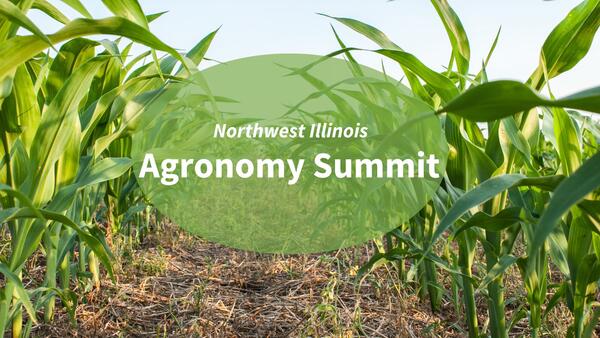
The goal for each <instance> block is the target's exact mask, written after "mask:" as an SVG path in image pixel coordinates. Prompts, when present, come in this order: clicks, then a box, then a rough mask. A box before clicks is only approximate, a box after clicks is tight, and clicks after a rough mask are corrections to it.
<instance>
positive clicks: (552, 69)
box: [530, 0, 600, 89]
mask: <svg viewBox="0 0 600 338" xmlns="http://www.w3.org/2000/svg"><path fill="white" fill-rule="evenodd" d="M599 27H600V0H586V1H583V2H581V3H580V4H579V5H578V6H577V7H575V8H574V9H573V10H572V11H571V12H570V13H569V14H568V15H567V17H566V18H565V19H564V20H563V21H562V22H561V23H560V24H558V26H556V28H554V30H553V31H552V33H550V35H549V36H548V38H547V39H546V42H544V46H543V47H542V53H541V57H540V58H541V61H540V65H539V66H538V68H537V70H536V71H535V72H534V74H533V75H532V77H531V79H530V83H531V85H532V86H533V87H534V88H537V89H539V88H540V87H541V85H543V84H544V83H545V82H547V81H546V80H544V78H545V75H544V73H545V72H544V65H545V68H546V70H547V74H548V77H549V78H550V79H552V78H554V77H556V76H558V75H560V74H562V73H564V72H566V71H568V70H570V69H571V68H573V67H574V66H575V65H576V64H577V63H579V61H580V60H581V59H583V57H585V55H586V54H587V52H588V51H589V49H590V46H591V45H592V42H593V40H594V36H595V34H596V32H597V31H598V28H599Z"/></svg>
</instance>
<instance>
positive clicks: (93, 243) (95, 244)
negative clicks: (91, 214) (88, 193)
mask: <svg viewBox="0 0 600 338" xmlns="http://www.w3.org/2000/svg"><path fill="white" fill-rule="evenodd" d="M39 214H41V215H42V217H43V219H44V220H48V221H54V222H58V223H61V224H64V225H65V226H67V227H69V228H71V229H73V230H74V231H75V232H77V235H78V236H79V238H81V240H82V241H84V242H85V243H86V244H87V245H88V246H89V247H90V248H91V249H92V251H94V253H95V254H96V255H97V256H98V258H99V259H100V261H101V262H102V264H103V265H104V266H105V268H106V271H107V272H108V274H109V275H110V276H111V278H113V280H114V274H113V269H112V264H111V261H112V254H111V253H110V252H109V251H107V250H106V248H105V247H104V246H103V245H102V243H101V242H100V240H98V239H97V238H96V237H94V236H92V235H90V234H89V233H87V232H86V231H84V230H83V229H82V228H81V227H80V226H79V225H77V223H75V222H73V221H72V220H71V219H70V218H69V217H67V216H65V215H63V214H60V213H57V212H53V211H48V210H45V209H35V208H29V207H25V208H20V209H18V210H17V212H15V213H13V214H12V215H11V216H10V217H8V218H6V220H5V221H7V222H8V221H11V220H14V219H23V218H36V219H37V218H38V216H37V215H39Z"/></svg>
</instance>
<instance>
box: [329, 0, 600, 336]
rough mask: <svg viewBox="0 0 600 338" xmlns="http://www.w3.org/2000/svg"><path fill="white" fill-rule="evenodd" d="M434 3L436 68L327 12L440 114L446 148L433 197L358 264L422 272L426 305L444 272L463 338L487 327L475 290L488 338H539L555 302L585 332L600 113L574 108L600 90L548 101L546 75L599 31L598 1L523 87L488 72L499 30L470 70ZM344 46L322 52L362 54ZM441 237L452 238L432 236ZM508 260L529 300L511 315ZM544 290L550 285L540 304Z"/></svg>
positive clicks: (463, 45)
mask: <svg viewBox="0 0 600 338" xmlns="http://www.w3.org/2000/svg"><path fill="white" fill-rule="evenodd" d="M432 4H433V6H434V7H435V9H436V11H437V12H438V14H439V16H440V18H441V20H442V22H443V24H444V27H445V28H446V31H447V33H448V38H449V40H450V43H451V44H452V55H451V57H450V61H449V65H448V67H447V69H446V70H445V71H444V72H441V73H439V72H435V71H434V70H432V69H431V68H429V67H427V66H426V65H425V64H423V63H422V62H421V61H420V60H419V59H418V58H417V57H415V56H414V55H412V54H410V53H408V52H406V51H404V50H402V49H401V48H400V47H399V45H397V44H396V43H394V42H392V41H390V40H389V39H388V38H387V37H386V35H385V34H384V33H383V32H381V31H379V30H377V29H376V28H374V27H372V26H370V25H368V24H365V23H362V22H359V21H357V20H353V19H349V18H335V17H332V18H333V19H334V20H336V21H338V22H340V23H342V24H344V25H346V26H348V27H349V28H351V29H353V30H354V31H356V32H358V33H360V34H362V35H363V36H365V37H366V38H368V39H370V40H372V41H373V42H375V43H376V44H378V45H379V46H380V47H381V49H378V50H374V51H372V52H374V53H377V54H379V55H382V56H384V57H387V58H390V59H391V60H393V61H396V62H397V63H398V64H399V65H400V66H401V68H402V70H403V72H404V74H405V78H406V80H407V82H408V84H409V85H410V87H411V89H412V92H413V93H414V95H415V96H416V97H418V98H420V99H421V100H423V102H425V103H427V104H429V105H430V106H431V108H432V109H433V110H435V111H437V113H438V114H439V115H440V120H441V123H443V124H444V129H445V132H446V138H447V141H448V144H449V146H450V148H451V156H450V159H449V162H448V167H447V171H446V177H445V180H444V182H443V184H442V187H441V188H440V190H439V192H438V194H437V196H435V197H434V198H433V200H432V204H431V205H428V206H427V207H426V208H425V209H424V210H423V211H422V212H421V214H419V215H417V216H416V217H415V218H413V220H411V221H409V222H408V223H407V224H405V225H402V226H401V227H399V228H398V229H396V230H394V231H393V232H391V233H390V234H389V235H388V237H389V238H390V239H391V240H392V241H391V242H393V243H396V244H395V245H391V246H389V247H388V248H387V250H382V252H380V253H378V254H377V255H375V256H374V257H372V259H371V260H370V261H369V262H368V263H367V264H366V265H365V266H364V267H363V269H362V271H363V272H366V271H369V270H370V269H372V268H374V267H375V266H377V265H379V264H381V263H382V262H387V261H394V260H401V262H402V266H401V267H402V268H404V259H411V260H412V262H413V268H416V269H417V270H419V271H427V273H424V272H421V273H419V275H420V276H419V278H418V279H417V280H418V281H419V282H420V284H421V286H420V290H421V295H422V296H423V297H426V296H427V295H428V294H429V298H430V303H431V305H432V309H433V310H434V311H435V310H437V305H436V304H438V300H437V299H438V297H440V295H439V294H438V291H437V290H441V289H442V288H443V285H441V284H440V283H439V282H437V280H436V270H439V269H443V270H446V271H449V272H450V273H451V276H452V286H451V292H450V297H451V298H454V299H453V303H454V304H455V306H456V308H457V309H460V308H461V307H462V308H463V309H464V310H463V311H462V312H463V313H464V320H465V328H466V331H467V332H468V334H469V336H470V337H478V336H479V335H480V334H481V332H482V329H484V328H483V327H482V326H481V323H479V322H478V318H477V311H476V305H475V304H476V302H475V300H476V298H475V297H476V296H477V295H479V294H481V295H484V296H485V298H486V299H487V303H488V318H489V334H491V335H492V336H493V337H506V336H508V334H509V332H510V330H511V326H512V325H514V324H515V323H516V322H518V321H519V320H521V319H522V318H524V317H528V321H529V327H530V330H531V335H532V336H534V337H535V336H538V335H539V334H540V330H541V329H542V321H543V319H544V317H545V315H546V314H547V313H548V311H549V310H550V309H552V308H553V307H554V306H555V305H556V304H557V303H558V302H559V301H561V300H564V301H565V302H566V304H567V306H568V308H569V309H570V310H571V312H572V314H573V317H574V322H573V323H572V325H571V327H570V328H569V334H570V335H571V336H573V337H583V336H590V335H591V334H592V333H593V330H594V327H595V325H596V323H597V322H598V315H599V314H600V311H599V310H598V309H597V306H596V303H595V300H594V297H595V294H596V288H597V283H598V279H599V278H600V275H599V272H600V271H599V270H598V259H599V258H600V256H598V254H599V253H600V252H599V251H598V249H597V248H598V241H599V240H600V237H598V236H599V234H600V233H599V232H598V210H600V208H599V204H598V191H597V190H598V187H599V186H600V177H599V176H598V172H597V171H598V168H600V156H599V155H598V154H597V153H598V146H597V144H598V139H599V138H600V134H599V133H598V122H597V120H596V119H594V118H591V117H590V116H588V115H584V114H580V113H579V111H587V112H592V113H598V112H599V110H600V96H599V95H600V90H598V89H597V88H595V89H591V90H588V91H584V92H581V93H578V94H575V95H572V96H569V97H566V98H562V99H556V98H555V97H554V95H553V94H552V91H551V86H550V80H551V79H552V78H554V77H556V76H558V75H560V74H562V73H564V72H566V71H568V70H569V69H571V68H573V67H574V66H575V65H576V64H577V63H578V62H579V61H580V60H581V59H582V58H583V57H584V56H585V54H586V53H587V51H588V50H589V48H590V45H591V43H592V41H593V38H594V35H595V33H596V31H597V30H598V28H599V26H600V2H599V1H583V2H582V3H581V4H579V5H578V6H577V7H575V8H574V9H573V10H572V11H571V12H570V13H569V15H568V16H567V17H566V18H565V19H564V20H563V21H562V22H561V23H559V24H558V25H557V26H556V28H555V29H554V30H553V31H552V33H551V34H550V35H549V37H548V38H547V40H546V42H545V43H544V45H543V47H542V51H541V53H540V64H539V66H538V67H537V68H536V69H535V70H534V71H533V73H532V75H531V77H530V79H529V80H528V81H527V82H526V83H519V82H515V81H492V82H489V81H488V78H487V72H486V67H487V65H488V63H489V62H490V59H491V56H492V53H493V51H494V49H495V46H496V42H497V41H498V38H499V36H496V39H495V40H494V42H493V43H492V47H491V50H490V53H489V55H488V57H487V58H486V59H485V60H484V61H483V63H482V65H483V67H482V68H481V69H480V70H479V71H478V72H477V73H475V74H472V73H470V72H469V71H470V68H471V67H470V63H471V61H470V47H469V41H468V37H467V34H466V32H465V30H464V28H463V26H462V24H461V22H460V20H459V18H458V16H457V14H456V13H455V12H454V11H453V9H452V8H451V7H450V6H449V4H448V3H447V2H446V1H444V0H432ZM341 47H342V48H343V49H341V50H340V51H337V52H334V53H332V54H330V55H329V56H330V57H333V56H335V55H340V54H348V53H349V52H352V51H356V50H358V48H347V47H346V46H344V45H343V44H342V45H341ZM424 220H425V221H427V222H435V223H436V224H435V225H434V226H431V225H427V224H426V223H424V222H423V221H424ZM430 228H433V231H431V233H429V235H427V236H424V235H423V234H424V232H423V231H425V234H427V232H428V230H427V229H430ZM445 233H449V235H448V237H446V238H447V239H448V240H447V241H444V242H440V241H439V240H440V239H442V238H444V237H443V235H444V234H445ZM453 243H455V244H456V246H454V245H453ZM515 243H523V244H524V245H525V247H526V254H524V255H522V256H518V255H516V254H515V252H514V247H515ZM478 246H481V248H482V249H483V252H484V253H485V255H484V256H485V269H484V270H485V274H484V275H481V276H475V275H474V274H473V265H474V264H476V261H475V260H476V252H477V250H476V249H477V247H478ZM455 249H457V250H458V253H454V250H455ZM550 262H552V265H550ZM433 265H435V266H433ZM514 265H516V266H517V267H518V269H519V271H520V272H521V277H522V282H523V289H524V293H525V297H526V300H527V306H525V307H522V308H521V309H519V310H517V311H514V312H513V317H512V318H508V317H507V315H508V312H507V310H506V306H505V296H504V286H503V274H504V273H505V272H506V271H507V269H508V268H510V267H511V266H514ZM432 267H433V269H432ZM555 267H556V269H559V270H560V272H561V273H562V274H563V279H562V280H561V281H560V282H559V283H558V284H554V283H552V284H553V285H551V282H550V281H549V280H548V274H549V269H551V268H552V269H554V268H555ZM456 268H457V269H456ZM411 270H412V268H411ZM401 275H402V276H404V272H402V274H401ZM550 287H552V288H555V289H557V290H558V291H557V292H556V293H555V294H554V296H553V297H552V298H551V299H548V297H547V294H548V289H549V288H550ZM459 290H462V301H460V300H459V299H458V297H459V295H460V292H459ZM461 304H463V305H462V306H461ZM544 305H545V307H546V309H545V311H544V310H543V309H544Z"/></svg>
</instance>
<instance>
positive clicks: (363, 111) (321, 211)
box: [132, 54, 448, 253]
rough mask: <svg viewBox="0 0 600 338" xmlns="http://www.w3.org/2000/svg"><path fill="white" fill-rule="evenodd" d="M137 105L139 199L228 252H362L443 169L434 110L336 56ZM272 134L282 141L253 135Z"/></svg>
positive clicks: (215, 78) (252, 61) (219, 74)
mask: <svg viewBox="0 0 600 338" xmlns="http://www.w3.org/2000/svg"><path fill="white" fill-rule="evenodd" d="M140 102H142V103H143V105H142V109H143V114H142V115H141V119H140V122H139V123H138V127H137V130H136V131H135V133H134V134H133V149H132V153H133V159H134V161H135V165H134V169H135V172H136V176H138V181H139V184H140V186H141V187H142V189H143V190H144V192H145V194H146V196H147V197H148V198H149V200H150V201H151V202H152V203H153V204H154V205H155V206H156V207H157V208H158V209H159V211H161V212H162V213H163V214H164V215H166V216H168V217H169V218H171V219H172V220H173V221H174V222H176V223H177V224H179V225H180V226H181V227H183V228H184V229H186V230H187V231H189V232H191V233H193V234H196V235H199V236H201V237H203V238H205V239H207V240H210V241H214V242H218V243H221V244H224V245H227V246H231V247H235V248H240V249H246V250H252V251H258V252H274V253H275V252H276V253H312V252H323V251H329V250H335V249H339V248H343V247H348V246H352V245H355V244H359V243H362V242H365V241H367V240H369V239H372V238H376V237H378V236H381V235H382V234H384V233H386V232H389V231H390V230H392V229H394V228H396V227H398V226H399V225H400V224H402V223H403V222H405V221H407V220H408V219H409V218H410V217H412V216H414V215H415V214H416V213H417V212H418V211H419V210H420V209H421V208H423V206H425V204H426V203H427V201H429V200H430V199H431V197H432V196H433V194H434V193H435V191H436V190H437V188H438V186H439V184H440V182H441V176H442V175H443V173H444V172H445V165H446V159H447V154H448V148H447V144H446V142H445V138H444V135H443V133H442V129H441V126H440V121H439V120H438V118H437V117H436V116H435V115H434V114H433V110H432V108H431V107H429V106H428V105H427V104H425V103H424V102H422V101H420V100H419V99H417V98H415V97H414V96H413V95H412V93H411V92H410V91H409V90H408V89H407V88H406V87H404V86H403V85H401V84H399V83H398V82H397V81H396V80H394V79H390V78H388V77H387V76H386V75H384V74H383V73H380V72H377V71H375V70H373V69H370V68H367V67H363V66H360V65H358V64H356V63H354V62H347V61H345V60H341V59H333V58H321V57H319V56H313V55H296V54H294V55H289V54H283V55H265V56H256V57H250V58H245V59H240V60H236V61H232V62H228V63H226V64H220V65H217V66H214V67H212V68H210V69H207V70H205V71H202V72H199V73H197V74H195V75H194V76H192V77H191V78H190V81H189V82H183V83H181V82H180V83H172V84H170V85H169V86H168V87H167V88H165V89H164V90H163V91H161V92H159V93H156V94H155V95H154V96H153V97H151V99H149V98H148V97H144V98H143V99H141V98H140ZM316 125H319V126H320V132H319V133H315V130H313V134H312V135H311V128H316V127H314V126H316ZM224 126H227V127H231V128H232V129H231V130H229V129H226V128H225V127H224ZM302 126H304V127H302ZM324 126H325V127H324ZM269 127H270V128H271V131H274V130H275V129H274V128H279V129H278V130H281V128H284V127H287V128H289V130H288V131H287V134H286V133H284V134H283V135H282V134H277V135H276V136H275V137H265V135H266V134H263V135H260V134H258V131H259V130H260V129H261V128H263V129H262V131H263V132H265V128H269ZM335 128H338V129H335ZM361 128H367V129H366V130H365V129H361ZM302 129H304V130H303V131H302ZM215 130H217V131H218V132H217V136H225V137H215ZM226 130H229V133H230V134H229V136H234V134H236V135H235V136H234V137H227V135H228V134H227V132H226ZM240 130H241V131H240ZM255 130H257V131H256V132H257V134H254V132H255ZM324 130H325V131H324ZM328 131H329V132H330V135H329V137H323V136H327V132H328ZM221 132H222V133H223V134H221ZM344 132H345V133H346V134H345V136H344ZM238 133H239V134H238ZM338 133H340V134H341V135H339V134H338ZM317 135H319V137H317ZM332 135H333V136H336V137H332ZM238 136H239V137H238ZM260 136H262V137H260ZM293 136H295V137H293ZM301 136H302V137H301ZM317 157H318V158H320V159H321V162H315V158H317ZM395 159H396V160H399V161H403V162H390V161H392V160H395ZM428 159H431V160H433V159H437V160H438V161H439V163H437V165H429V164H431V163H432V162H427V160H428ZM144 160H146V161H144ZM184 160H187V162H185V161H184ZM269 160H270V161H271V162H270V161H269ZM336 160H339V164H340V165H339V167H338V171H337V172H336V170H335V168H336V166H335V164H336ZM357 160H358V161H360V162H356V161H357ZM419 160H420V161H419ZM411 161H412V165H411ZM186 163H187V164H186ZM390 163H391V164H390ZM419 163H420V164H421V168H422V171H419ZM153 164H156V168H154V167H153ZM300 164H302V167H300ZM317 164H320V165H321V166H320V167H319V166H317ZM324 164H327V165H329V166H331V174H330V175H329V176H327V175H326V174H327V170H326V166H325V165H324ZM162 165H165V166H166V167H165V168H166V169H167V170H165V171H164V172H163V170H162ZM269 165H271V166H272V167H271V169H272V170H271V171H269V168H270V167H269ZM184 167H186V168H187V169H184ZM250 167H252V169H253V171H252V172H250ZM259 168H263V169H264V170H263V171H262V173H261V172H260V171H259ZM300 168H301V170H300ZM358 168H360V173H359V170H358ZM369 168H371V169H372V172H371V176H370V177H368V176H369V175H368V172H369ZM390 168H391V169H390ZM410 168H413V169H414V172H413V175H414V176H415V177H409V176H410ZM154 169H156V171H153V170H154ZM186 170H187V177H184V176H186V175H185V172H186ZM142 173H143V174H144V175H143V176H144V177H143V178H141V177H139V176H141V175H140V174H142ZM294 173H296V175H294ZM315 173H319V175H316V174H315ZM346 173H347V174H348V175H349V176H350V177H346V176H347V175H344V174H346ZM155 174H156V175H155ZM420 174H422V175H420ZM436 175H438V176H439V177H436ZM155 176H156V177H155ZM261 176H262V177H261ZM359 176H360V177H359ZM417 176H422V177H417ZM161 182H162V183H161Z"/></svg>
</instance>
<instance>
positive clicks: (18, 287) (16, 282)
mask: <svg viewBox="0 0 600 338" xmlns="http://www.w3.org/2000/svg"><path fill="white" fill-rule="evenodd" d="M0 273H2V274H3V275H4V278H6V280H7V281H10V282H11V283H12V284H13V287H14V290H15V292H16V293H17V295H18V296H19V301H21V304H23V307H24V308H25V310H26V311H27V314H28V315H29V317H30V318H31V321H33V322H34V323H36V324H37V318H36V315H35V311H34V308H33V304H31V299H29V294H28V293H27V291H26V290H25V288H24V287H23V283H21V279H20V278H19V277H17V276H16V275H15V274H14V273H13V272H12V271H10V269H9V268H8V266H6V264H4V263H2V262H0ZM6 310H8V309H6ZM2 312H4V309H2V311H0V313H2ZM0 324H4V320H3V319H0ZM2 326H3V325H0V332H4V329H5V328H4V327H2Z"/></svg>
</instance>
